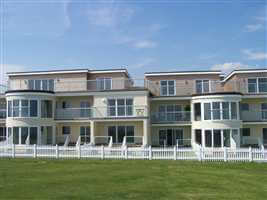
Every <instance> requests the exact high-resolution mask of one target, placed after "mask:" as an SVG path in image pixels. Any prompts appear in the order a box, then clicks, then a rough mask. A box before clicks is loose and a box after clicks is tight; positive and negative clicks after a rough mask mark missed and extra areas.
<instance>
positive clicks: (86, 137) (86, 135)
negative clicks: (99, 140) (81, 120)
mask: <svg viewBox="0 0 267 200" xmlns="http://www.w3.org/2000/svg"><path fill="white" fill-rule="evenodd" d="M80 136H81V143H90V136H91V129H90V126H81V127H80Z"/></svg>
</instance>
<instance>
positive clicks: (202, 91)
mask: <svg viewBox="0 0 267 200" xmlns="http://www.w3.org/2000/svg"><path fill="white" fill-rule="evenodd" d="M198 81H200V83H201V92H200V93H198V92H197V82H198ZM204 81H208V85H209V89H208V90H209V91H208V92H205V91H204ZM195 92H196V94H204V93H210V92H211V80H209V79H196V80H195Z"/></svg>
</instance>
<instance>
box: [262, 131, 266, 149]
mask: <svg viewBox="0 0 267 200" xmlns="http://www.w3.org/2000/svg"><path fill="white" fill-rule="evenodd" d="M262 135H263V144H264V146H267V128H263V130H262Z"/></svg>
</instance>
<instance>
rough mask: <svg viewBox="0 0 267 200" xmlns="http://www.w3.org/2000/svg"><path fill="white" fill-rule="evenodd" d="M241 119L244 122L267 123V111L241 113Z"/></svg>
mask: <svg viewBox="0 0 267 200" xmlns="http://www.w3.org/2000/svg"><path fill="white" fill-rule="evenodd" d="M240 118H241V120H243V122H267V110H259V111H254V110H253V111H241V112H240Z"/></svg>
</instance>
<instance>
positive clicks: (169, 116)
mask: <svg viewBox="0 0 267 200" xmlns="http://www.w3.org/2000/svg"><path fill="white" fill-rule="evenodd" d="M151 121H152V123H189V122H191V112H190V111H176V112H155V113H151Z"/></svg>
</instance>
